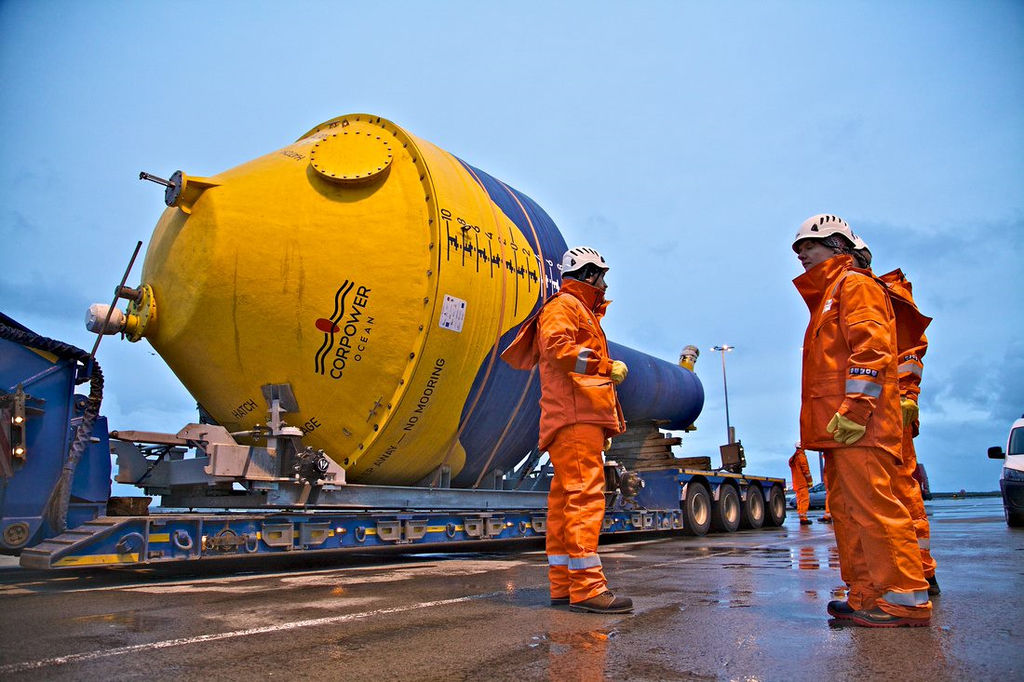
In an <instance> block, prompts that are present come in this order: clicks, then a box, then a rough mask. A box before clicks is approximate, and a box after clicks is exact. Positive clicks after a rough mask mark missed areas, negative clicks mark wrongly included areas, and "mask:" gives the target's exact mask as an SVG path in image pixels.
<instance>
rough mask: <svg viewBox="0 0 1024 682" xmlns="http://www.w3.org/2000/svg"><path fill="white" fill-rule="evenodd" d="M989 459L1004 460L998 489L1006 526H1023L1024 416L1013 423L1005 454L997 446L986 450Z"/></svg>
mask: <svg viewBox="0 0 1024 682" xmlns="http://www.w3.org/2000/svg"><path fill="white" fill-rule="evenodd" d="M988 456H989V458H990V459H1005V460H1006V461H1005V462H1003V476H1002V478H1000V479H999V489H1000V490H1002V491H1003V511H1004V512H1006V525H1008V526H1012V527H1014V528H1019V527H1021V526H1024V415H1021V418H1020V419H1018V420H1017V421H1015V422H1013V426H1011V427H1010V436H1009V437H1008V438H1007V439H1006V452H1003V449H1002V448H1001V447H999V446H998V445H996V446H993V447H991V448H989V449H988Z"/></svg>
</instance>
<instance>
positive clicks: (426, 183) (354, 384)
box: [142, 114, 543, 484]
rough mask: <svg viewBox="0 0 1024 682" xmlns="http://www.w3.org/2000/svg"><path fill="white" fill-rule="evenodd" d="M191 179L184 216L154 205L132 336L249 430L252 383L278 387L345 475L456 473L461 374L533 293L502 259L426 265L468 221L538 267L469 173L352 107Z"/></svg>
mask: <svg viewBox="0 0 1024 682" xmlns="http://www.w3.org/2000/svg"><path fill="white" fill-rule="evenodd" d="M203 181H204V183H206V186H205V188H204V191H202V192H201V193H200V194H199V195H197V196H196V197H195V199H194V202H192V203H191V204H190V207H189V211H190V212H188V213H186V212H185V210H182V208H181V207H172V208H169V209H167V211H166V212H165V213H164V215H163V217H162V218H161V219H160V221H159V223H158V225H157V227H156V230H155V233H154V235H153V238H152V240H151V243H150V245H149V249H148V252H147V254H146V260H145V265H144V267H143V272H142V283H143V284H144V285H148V286H149V287H151V288H152V291H153V300H154V305H155V310H154V314H152V315H151V316H150V317H149V319H148V323H147V324H146V325H145V327H144V329H143V330H142V333H143V334H144V336H145V338H146V339H147V340H148V341H149V342H150V343H151V344H152V346H153V348H154V349H156V351H157V352H158V353H159V354H160V355H161V356H162V357H163V359H164V360H165V361H166V362H167V364H168V365H169V366H170V367H171V369H172V370H173V371H174V372H175V374H176V375H177V376H178V377H179V378H180V379H181V381H182V382H183V383H184V384H185V386H186V387H187V388H188V390H189V391H190V392H191V393H192V394H193V396H195V398H196V399H197V400H198V401H199V403H200V404H201V405H202V406H203V407H204V408H205V409H206V410H207V411H208V412H209V413H210V414H211V415H212V416H213V417H214V418H215V419H216V420H217V421H218V422H220V423H221V424H223V425H224V426H226V427H227V428H228V429H229V430H230V431H242V430H247V429H251V428H252V427H253V426H255V425H256V424H262V423H263V422H265V421H266V418H267V415H266V406H265V402H264V400H263V398H262V396H261V391H260V387H261V386H262V385H264V384H267V383H289V384H291V385H292V387H293V389H294V392H295V396H296V398H297V400H298V403H299V407H300V412H299V413H298V414H295V415H289V420H290V422H291V423H292V425H294V426H300V427H301V428H302V429H303V431H304V432H305V439H304V440H305V442H306V443H307V444H308V445H311V446H313V447H314V448H323V449H324V450H325V451H326V452H327V453H328V454H329V455H330V456H331V457H332V458H334V459H335V460H336V461H338V462H339V463H340V464H342V466H344V467H345V468H346V469H347V476H348V480H350V481H357V482H366V483H387V484H411V483H415V482H417V481H419V480H420V479H422V478H423V477H424V476H426V475H428V474H429V473H431V472H432V471H434V470H435V469H436V468H437V467H438V466H439V465H440V464H442V463H447V464H449V465H450V466H451V467H452V475H453V476H454V475H456V474H457V473H458V472H459V471H460V470H461V468H462V467H463V464H464V460H465V453H464V451H463V449H462V447H461V445H460V443H459V440H458V435H459V420H460V415H461V414H462V411H463V407H464V405H466V403H467V400H471V398H472V396H470V388H471V385H472V383H473V381H474V377H475V376H476V375H477V373H478V371H480V370H481V367H486V366H487V363H488V362H494V346H495V341H496V340H497V339H498V338H499V336H500V335H501V334H502V333H504V332H505V331H507V330H509V329H510V328H512V327H513V326H514V325H516V324H518V323H520V322H522V321H523V319H524V318H525V317H526V315H527V314H528V313H529V312H530V310H531V308H532V307H533V305H534V304H535V303H536V301H537V300H538V297H539V296H540V293H541V287H539V286H533V287H532V288H529V287H525V286H516V285H515V282H514V278H515V273H510V272H508V271H507V269H506V268H505V267H503V266H502V264H501V263H500V262H499V263H498V264H497V265H493V264H492V265H491V266H490V271H489V272H486V273H482V272H481V271H480V265H479V260H477V259H474V263H475V264H474V265H471V266H467V265H466V264H465V262H463V263H455V262H452V261H451V260H450V255H449V256H445V257H442V255H441V253H442V249H441V248H440V247H441V246H442V245H443V244H444V243H445V242H444V240H448V239H451V238H452V232H453V231H454V232H455V233H456V235H457V236H458V237H459V238H460V239H463V240H465V234H466V233H467V231H470V230H472V231H473V232H470V233H469V234H472V235H473V236H474V239H476V240H477V243H479V242H480V240H482V239H483V238H484V237H482V236H481V235H487V237H486V238H487V243H486V246H487V248H488V249H489V252H490V253H494V254H495V258H496V257H497V255H500V256H501V258H502V262H504V260H505V258H506V256H507V255H508V254H509V251H510V250H511V249H515V250H516V252H517V257H519V258H521V259H522V262H526V263H534V262H539V259H538V258H537V257H536V254H533V253H532V252H531V250H530V247H529V244H528V241H527V239H526V238H525V237H524V235H523V234H522V233H521V232H520V230H519V228H518V227H516V225H515V224H514V223H513V222H512V221H511V220H509V218H508V217H507V216H506V215H505V214H504V213H502V211H501V210H500V209H499V208H498V207H497V206H496V205H495V204H494V203H493V202H492V201H491V200H490V199H489V197H488V196H487V194H486V192H485V191H484V190H483V189H482V188H481V186H480V184H479V182H478V181H477V180H476V179H475V178H474V177H473V175H472V173H471V172H470V171H469V170H467V167H466V166H465V165H463V164H462V163H461V162H459V160H458V159H456V158H455V157H453V156H452V155H450V154H449V153H447V152H445V151H444V150H442V149H440V148H438V147H436V146H434V145H433V144H430V143H429V142H426V141H424V140H421V139H418V138H416V137H414V136H412V135H411V134H409V133H407V132H406V131H404V130H402V129H401V128H399V127H397V126H396V125H394V124H393V123H391V122H390V121H387V120H384V119H381V118H378V117H375V116H369V115H362V114H355V115H349V116H342V117H339V118H336V119H333V120H331V121H328V122H326V123H324V124H322V125H320V126H318V127H316V128H314V129H313V130H311V131H310V132H309V133H307V134H305V135H303V136H302V137H301V138H300V139H299V140H298V141H296V142H295V143H293V144H291V145H289V146H287V147H284V148H283V149H280V150H278V151H275V152H273V153H270V154H267V155H265V156H263V157H260V158H257V159H255V160H253V161H251V162H249V163H246V164H243V165H241V166H238V167H236V168H233V169H231V170H228V171H226V172H224V173H221V174H219V175H216V176H212V177H210V178H203ZM486 267H487V266H486V264H485V268H486ZM534 267H536V266H534ZM542 280H543V276H542ZM428 422H429V426H428V425H427V423H428Z"/></svg>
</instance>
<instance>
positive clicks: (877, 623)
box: [850, 608, 932, 628]
mask: <svg viewBox="0 0 1024 682" xmlns="http://www.w3.org/2000/svg"><path fill="white" fill-rule="evenodd" d="M850 620H852V621H853V623H854V625H859V626H861V627H863V628H921V627H926V626H928V625H931V624H932V618H931V615H928V616H926V617H924V618H905V617H903V616H894V615H892V614H891V613H886V612H885V611H883V610H882V609H879V608H873V609H871V610H870V611H854V612H853V614H852V615H851V616H850Z"/></svg>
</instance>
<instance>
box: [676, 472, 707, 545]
mask: <svg viewBox="0 0 1024 682" xmlns="http://www.w3.org/2000/svg"><path fill="white" fill-rule="evenodd" d="M683 517H684V523H683V533H685V534H686V535H696V536H701V535H707V534H708V529H709V528H710V527H711V493H710V492H709V491H708V488H707V486H706V485H704V484H703V483H694V482H690V483H687V484H686V499H685V500H683Z"/></svg>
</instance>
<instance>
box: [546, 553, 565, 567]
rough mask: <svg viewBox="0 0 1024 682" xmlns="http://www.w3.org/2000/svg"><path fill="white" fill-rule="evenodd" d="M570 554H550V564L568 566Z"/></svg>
mask: <svg viewBox="0 0 1024 682" xmlns="http://www.w3.org/2000/svg"><path fill="white" fill-rule="evenodd" d="M568 565H569V555H568V554H549V555H548V566H568Z"/></svg>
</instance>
